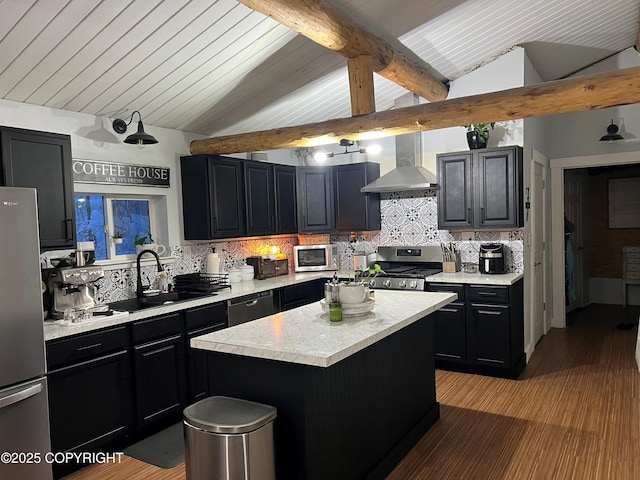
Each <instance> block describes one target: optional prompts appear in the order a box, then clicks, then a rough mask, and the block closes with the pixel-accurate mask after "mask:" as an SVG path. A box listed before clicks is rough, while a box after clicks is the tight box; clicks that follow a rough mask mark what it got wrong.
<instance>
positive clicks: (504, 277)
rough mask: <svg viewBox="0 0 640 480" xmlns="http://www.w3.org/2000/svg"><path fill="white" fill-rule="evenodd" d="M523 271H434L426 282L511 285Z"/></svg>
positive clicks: (521, 275) (519, 277) (522, 276)
mask: <svg viewBox="0 0 640 480" xmlns="http://www.w3.org/2000/svg"><path fill="white" fill-rule="evenodd" d="M521 278H524V273H502V274H497V275H487V274H483V273H464V272H456V273H444V272H442V273H436V274H435V275H431V276H429V277H428V278H427V282H437V283H473V284H474V285H513V284H514V283H516V282H517V281H518V280H520V279H521Z"/></svg>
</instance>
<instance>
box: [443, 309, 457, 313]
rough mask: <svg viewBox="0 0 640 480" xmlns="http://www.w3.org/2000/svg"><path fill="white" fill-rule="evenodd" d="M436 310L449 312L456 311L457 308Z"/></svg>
mask: <svg viewBox="0 0 640 480" xmlns="http://www.w3.org/2000/svg"><path fill="white" fill-rule="evenodd" d="M438 311H440V312H450V313H457V312H458V310H456V309H455V308H441V309H440V310H438Z"/></svg>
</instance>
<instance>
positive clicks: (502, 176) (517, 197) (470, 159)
mask: <svg viewBox="0 0 640 480" xmlns="http://www.w3.org/2000/svg"><path fill="white" fill-rule="evenodd" d="M437 164H438V184H439V185H440V190H439V191H438V227H439V228H441V229H448V230H467V229H470V228H473V229H497V228H518V227H522V226H523V221H524V219H523V203H522V148H521V147H518V146H514V147H501V148H495V149H480V150H473V151H469V152H458V153H446V154H442V155H438V157H437Z"/></svg>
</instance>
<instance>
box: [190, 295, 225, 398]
mask: <svg viewBox="0 0 640 480" xmlns="http://www.w3.org/2000/svg"><path fill="white" fill-rule="evenodd" d="M184 316H185V325H186V329H187V335H186V340H187V345H186V351H187V387H188V401H187V403H189V404H191V403H195V402H197V401H198V400H202V399H203V398H206V397H208V396H209V383H208V375H209V373H208V368H207V354H206V352H205V351H204V350H198V349H196V348H191V346H190V342H191V339H192V338H195V337H199V336H200V335H206V334H207V333H211V332H215V331H217V330H221V329H223V328H226V327H227V307H226V304H225V303H224V302H220V303H214V304H213V305H204V306H202V307H198V308H190V309H189V310H186V311H185V313H184Z"/></svg>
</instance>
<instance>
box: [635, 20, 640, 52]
mask: <svg viewBox="0 0 640 480" xmlns="http://www.w3.org/2000/svg"><path fill="white" fill-rule="evenodd" d="M635 48H636V52H640V17H639V18H638V33H637V36H636V47H635Z"/></svg>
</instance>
